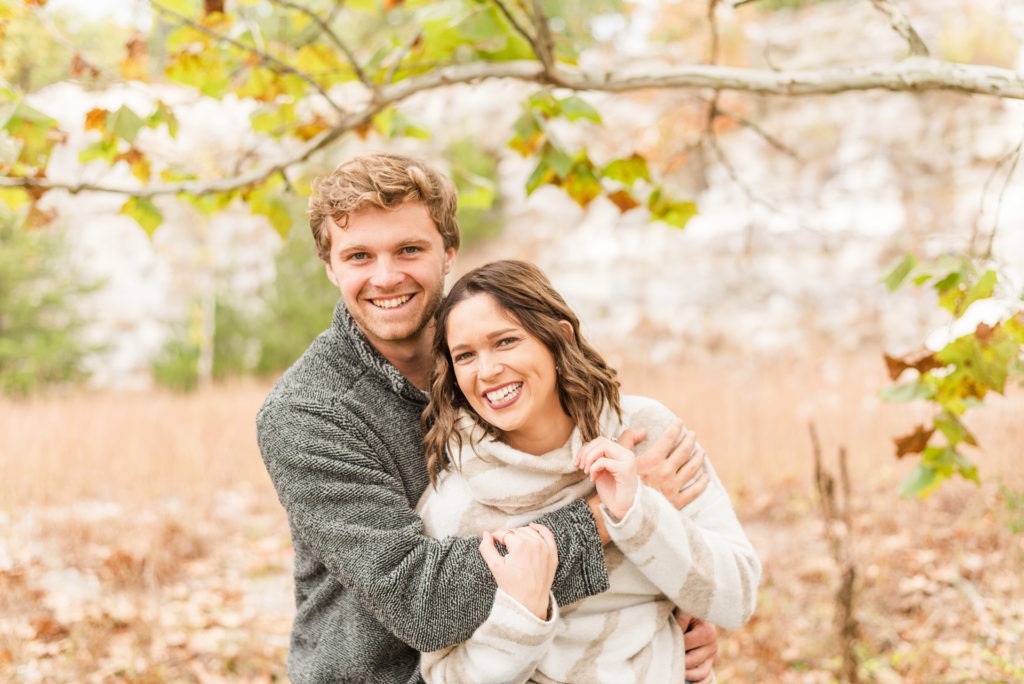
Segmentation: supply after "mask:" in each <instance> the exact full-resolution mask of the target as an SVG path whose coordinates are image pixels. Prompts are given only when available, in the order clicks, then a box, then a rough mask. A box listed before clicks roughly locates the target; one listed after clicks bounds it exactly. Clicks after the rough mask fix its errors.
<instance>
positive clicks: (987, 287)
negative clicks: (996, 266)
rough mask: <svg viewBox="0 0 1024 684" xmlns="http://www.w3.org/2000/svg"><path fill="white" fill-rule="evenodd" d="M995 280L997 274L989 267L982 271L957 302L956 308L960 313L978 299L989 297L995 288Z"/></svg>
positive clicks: (996, 279)
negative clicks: (976, 280)
mask: <svg viewBox="0 0 1024 684" xmlns="http://www.w3.org/2000/svg"><path fill="white" fill-rule="evenodd" d="M997 281H998V276H997V275H996V272H995V271H993V270H991V269H989V270H988V271H985V273H983V274H982V276H981V277H980V278H979V279H978V282H976V283H974V285H973V286H972V287H971V288H970V289H969V290H967V293H966V294H965V295H964V298H963V300H962V301H961V302H959V304H958V307H957V308H958V310H959V311H960V312H961V313H963V312H965V311H967V308H968V307H969V306H970V305H971V304H973V303H974V302H976V301H978V300H979V299H988V298H989V297H991V296H992V292H994V291H995V289H996V282H997Z"/></svg>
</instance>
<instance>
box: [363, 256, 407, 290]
mask: <svg viewBox="0 0 1024 684" xmlns="http://www.w3.org/2000/svg"><path fill="white" fill-rule="evenodd" d="M402 278H403V276H402V272H401V270H400V269H399V268H398V265H397V264H396V263H395V262H394V261H393V260H392V259H389V258H382V259H378V260H377V263H376V264H375V265H374V268H373V277H372V278H371V279H370V282H371V283H372V284H373V286H374V287H378V288H380V289H382V290H386V289H388V288H392V287H395V286H397V285H399V284H400V283H401V282H402Z"/></svg>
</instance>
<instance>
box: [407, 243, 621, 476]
mask: <svg viewBox="0 0 1024 684" xmlns="http://www.w3.org/2000/svg"><path fill="white" fill-rule="evenodd" d="M478 294H486V295H489V296H491V297H493V298H494V300H495V301H496V302H497V303H498V305H499V306H500V307H501V308H502V309H504V310H505V311H506V312H507V313H509V314H510V315H511V316H513V317H514V318H515V319H516V320H517V321H518V322H519V324H520V325H522V326H523V328H525V329H526V331H527V332H529V333H530V334H531V335H533V336H534V337H536V338H537V339H538V340H540V341H541V342H542V343H543V344H544V346H546V347H547V348H548V349H549V350H550V351H551V353H552V355H553V356H554V357H555V377H556V379H557V380H556V382H557V384H558V398H559V401H560V402H561V404H562V409H563V410H564V411H565V413H566V414H567V415H568V416H569V417H570V418H571V419H572V421H573V423H575V424H576V425H577V426H578V427H579V429H580V432H581V434H582V436H583V439H584V440H590V439H594V438H595V437H597V436H598V435H599V434H600V419H601V412H602V411H603V410H604V407H605V406H608V407H610V408H611V409H612V410H613V411H615V412H616V413H617V414H619V416H620V418H621V414H622V409H621V407H620V405H619V381H618V379H617V378H616V373H615V369H613V368H612V367H611V366H609V365H608V364H607V363H606V362H605V360H604V359H603V358H602V357H601V355H600V354H598V353H597V351H596V350H595V349H594V348H593V347H591V346H590V345H589V344H587V341H586V340H585V339H583V335H581V334H580V322H579V319H578V318H577V317H576V314H575V313H573V310H572V309H570V308H569V305H568V304H566V303H565V300H564V299H562V296H561V295H560V294H558V292H557V291H556V290H555V288H554V287H553V286H552V285H551V281H549V280H548V278H547V276H545V275H544V273H543V272H542V271H541V270H540V269H539V268H537V267H536V266H534V265H533V264H530V263H527V262H525V261H512V260H506V261H494V262H491V263H489V264H486V265H484V266H481V267H479V268H476V269H474V270H472V271H470V272H468V273H466V274H465V275H464V276H462V277H461V278H459V280H458V281H457V282H456V283H455V285H453V286H452V289H451V291H450V292H449V293H448V296H447V297H446V298H445V300H444V304H442V306H441V309H440V310H439V311H438V312H437V316H436V318H435V326H434V343H433V345H434V346H433V351H434V359H435V360H434V368H433V373H432V375H431V381H430V402H429V403H428V404H427V408H426V409H424V411H423V415H422V417H421V420H420V424H421V425H422V427H423V432H424V435H425V436H424V444H425V447H426V459H427V473H428V475H429V476H430V482H431V483H432V484H435V485H436V484H437V477H438V475H440V474H441V472H443V471H444V470H445V469H447V468H448V466H449V465H450V464H451V463H450V460H449V459H448V458H447V457H446V455H445V449H446V447H447V445H448V444H449V442H450V441H451V440H452V439H454V440H455V442H456V444H457V445H458V447H459V448H461V446H462V437H461V435H460V434H459V432H458V431H457V430H456V429H455V422H456V420H457V417H458V414H459V409H462V408H466V409H467V410H468V411H469V413H470V414H471V415H472V416H473V417H474V419H475V420H476V423H477V424H478V425H479V426H480V427H481V428H483V430H484V431H485V432H486V433H487V434H489V435H496V434H497V430H495V428H494V427H493V426H491V425H490V424H488V423H487V422H485V421H484V420H483V419H482V418H480V416H478V415H477V414H476V412H475V411H473V409H472V407H471V406H470V405H469V402H468V401H467V399H466V397H465V395H464V394H463V393H462V390H461V389H460V388H459V383H458V382H457V381H456V380H455V370H454V369H453V368H452V357H451V352H450V351H449V349H448V339H447V338H448V335H447V329H448V317H449V316H450V315H451V312H452V310H453V309H454V308H455V307H456V306H458V305H459V303H460V302H462V301H464V300H466V299H468V298H470V297H472V296H474V295H478ZM559 321H568V322H569V324H570V325H572V336H571V337H570V336H568V335H566V334H565V329H564V328H563V327H562V326H560V325H559Z"/></svg>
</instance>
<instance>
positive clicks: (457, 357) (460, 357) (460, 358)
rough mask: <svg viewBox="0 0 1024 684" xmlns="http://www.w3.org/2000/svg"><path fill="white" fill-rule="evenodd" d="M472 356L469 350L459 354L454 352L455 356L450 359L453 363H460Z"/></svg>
mask: <svg viewBox="0 0 1024 684" xmlns="http://www.w3.org/2000/svg"><path fill="white" fill-rule="evenodd" d="M472 357H473V354H472V353H471V352H462V353H461V354H456V355H455V356H453V357H452V361H454V362H455V363H462V362H463V361H468V360H469V359H470V358H472Z"/></svg>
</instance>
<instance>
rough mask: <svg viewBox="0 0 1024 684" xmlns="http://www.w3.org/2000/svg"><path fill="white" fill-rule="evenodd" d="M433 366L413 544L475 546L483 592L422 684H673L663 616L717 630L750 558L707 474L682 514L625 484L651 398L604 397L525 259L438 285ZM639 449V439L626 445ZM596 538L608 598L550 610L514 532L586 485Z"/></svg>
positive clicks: (602, 378)
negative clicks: (478, 612) (465, 636)
mask: <svg viewBox="0 0 1024 684" xmlns="http://www.w3.org/2000/svg"><path fill="white" fill-rule="evenodd" d="M434 347H435V358H436V359H437V362H436V367H435V369H434V375H433V380H432V383H431V400H430V404H429V405H428V406H427V409H426V411H425V412H424V427H425V428H426V436H425V442H426V454H427V464H428V471H429V472H430V475H431V480H432V482H433V484H434V487H433V488H431V489H428V490H427V492H426V493H425V494H424V496H423V499H421V501H420V505H419V512H420V515H421V516H422V517H423V520H424V525H425V527H426V530H427V534H430V535H432V536H435V537H444V536H447V535H455V534H481V536H482V537H483V540H484V541H483V543H482V544H481V553H483V555H484V558H485V559H486V560H487V562H488V565H489V566H490V567H491V568H492V570H493V571H495V578H496V579H497V581H498V587H499V590H498V592H497V595H496V597H495V602H494V607H493V609H492V612H491V615H490V617H489V618H488V620H487V621H486V622H485V623H484V624H483V625H482V626H481V627H480V628H479V629H478V630H477V631H476V632H475V633H474V634H473V636H472V637H471V638H470V639H469V640H467V641H465V642H463V643H462V644H459V645H457V646H454V647H452V648H449V649H444V650H442V651H436V652H433V653H427V654H424V655H423V657H422V660H421V670H422V674H423V677H424V678H425V679H426V680H427V681H428V682H475V683H479V684H483V683H484V682H527V681H529V682H552V681H556V682H615V683H616V684H621V683H624V682H659V683H660V682H682V681H684V674H683V673H684V670H685V666H684V662H683V660H684V659H683V654H684V648H683V646H684V644H683V634H682V630H681V628H680V627H679V625H678V624H677V623H676V621H675V620H674V619H673V618H672V611H673V610H674V609H675V608H676V607H678V608H680V609H681V610H683V611H685V612H687V613H689V614H691V615H695V616H697V617H700V618H703V619H706V620H709V621H711V622H714V623H716V624H719V625H721V626H723V627H727V628H735V627H738V626H740V625H741V624H743V623H744V622H745V621H746V620H747V619H748V618H749V617H750V615H751V614H752V612H753V609H754V604H755V601H756V594H757V584H758V581H759V579H760V572H761V567H760V562H759V561H758V559H757V556H756V554H755V553H754V550H753V547H752V546H751V544H750V542H749V541H748V540H747V538H746V535H745V534H744V533H743V530H742V528H741V527H740V524H739V521H738V520H737V519H736V516H735V514H734V512H733V510H732V505H731V504H730V502H729V498H728V495H727V494H726V493H725V489H724V488H723V486H722V483H721V481H720V480H719V479H718V477H717V476H716V475H715V474H714V471H713V469H712V468H711V466H710V463H707V462H705V468H706V469H707V472H708V474H709V475H710V478H711V482H710V484H709V485H708V487H707V489H706V490H705V491H704V493H703V494H701V495H700V497H698V498H697V499H696V500H695V501H694V502H693V503H691V504H689V505H687V506H685V507H684V508H683V510H681V511H678V510H676V509H675V508H674V507H673V506H672V504H670V503H669V502H668V500H667V499H665V498H664V497H663V496H662V495H661V494H659V493H658V492H656V491H655V490H653V489H651V488H650V487H647V486H645V485H642V484H640V482H639V481H638V478H637V474H636V465H635V458H634V456H633V454H632V452H630V451H628V450H627V449H624V448H622V447H620V446H619V445H617V444H616V443H615V442H613V441H612V440H613V439H614V438H615V437H616V436H617V435H618V434H619V433H621V432H622V431H623V430H624V429H626V428H639V429H644V430H646V431H647V438H648V439H651V440H653V439H656V438H657V437H658V436H659V435H660V434H661V433H662V432H663V431H664V430H665V429H666V428H667V427H668V426H669V424H670V423H671V422H672V421H673V420H674V416H673V414H672V413H671V411H669V410H668V409H666V408H665V407H664V406H662V405H661V404H659V403H657V402H655V401H653V400H651V399H645V398H642V397H632V396H623V397H621V398H620V395H619V385H618V381H617V380H616V375H615V371H614V370H613V369H611V368H610V367H609V366H608V365H607V364H606V363H605V361H604V360H603V359H602V358H601V356H600V355H599V354H598V353H597V352H596V351H595V350H594V349H593V348H592V347H591V346H590V345H588V344H587V342H586V341H585V340H584V339H583V337H582V336H581V334H580V326H579V321H578V319H577V318H576V316H575V314H574V313H573V312H572V310H571V309H570V308H569V307H568V306H567V305H566V303H565V302H564V300H563V299H562V298H561V296H559V294H558V293H557V292H556V291H555V290H554V288H553V287H552V286H551V283H550V282H549V281H548V280H547V278H546V277H545V276H544V274H543V273H542V272H541V271H540V270H539V269H537V268H536V267H535V266H532V265H531V264H528V263H525V262H520V261H498V262H494V263H491V264H488V265H486V266H483V267H480V268H478V269H475V270H473V271H471V272H469V273H467V274H466V275H465V276H463V277H462V278H461V279H459V281H458V282H456V283H455V285H454V286H453V287H452V290H451V292H450V293H449V294H448V296H447V298H446V299H445V302H444V304H443V306H442V308H441V310H440V311H439V312H438V316H437V325H436V328H435V334H434ZM638 446H642V445H638ZM595 488H596V491H597V494H598V496H599V498H600V500H601V513H602V516H603V518H604V523H605V524H606V525H607V527H608V530H609V533H610V535H611V538H612V541H613V544H610V545H608V547H607V548H606V556H607V567H608V572H609V579H610V583H611V587H610V589H609V591H607V592H605V593H603V594H599V595H597V596H594V597H591V598H588V599H585V600H583V601H580V602H579V603H576V604H573V605H571V606H556V605H554V600H553V597H552V596H551V595H550V591H549V590H550V585H551V580H552V577H553V576H554V568H555V564H556V563H557V551H556V550H555V548H554V546H555V544H554V540H553V538H552V537H551V535H550V533H549V532H548V531H547V530H545V529H544V528H543V527H539V526H536V525H529V526H527V527H522V528H519V529H516V530H513V531H512V532H510V533H498V534H497V535H495V536H497V537H498V538H499V540H501V541H503V542H504V543H505V545H506V546H507V548H508V551H509V553H508V555H507V556H502V555H501V554H499V553H498V551H497V550H496V549H495V548H494V539H495V537H494V536H492V535H490V534H489V533H487V532H486V530H494V529H501V528H515V527H517V526H522V525H526V524H527V523H528V522H529V521H530V520H533V519H535V518H536V517H537V516H538V515H540V514H542V513H544V512H547V511H549V510H554V509H556V508H558V507H560V506H562V505H564V504H565V503H567V502H569V501H572V500H574V499H577V498H579V497H583V496H588V495H589V494H591V493H593V491H594V490H595Z"/></svg>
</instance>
